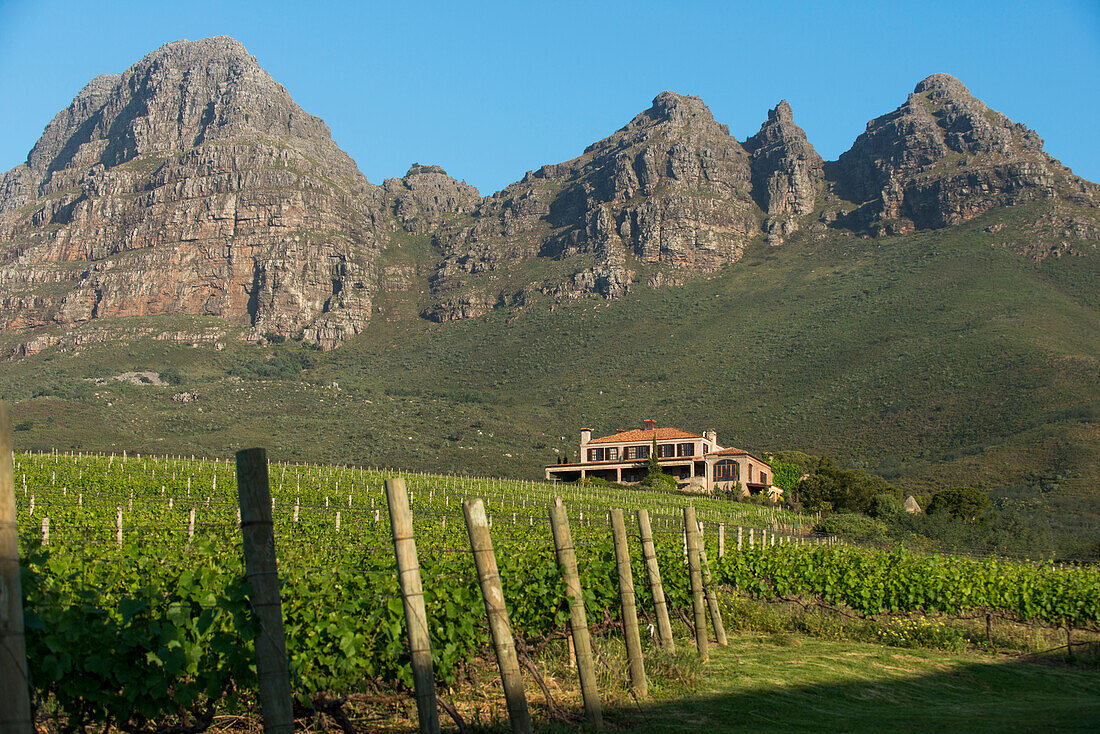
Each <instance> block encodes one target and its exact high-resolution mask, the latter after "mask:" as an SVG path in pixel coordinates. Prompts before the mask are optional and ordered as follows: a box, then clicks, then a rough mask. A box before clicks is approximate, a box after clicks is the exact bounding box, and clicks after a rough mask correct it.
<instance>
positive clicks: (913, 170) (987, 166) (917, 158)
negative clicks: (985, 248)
mask: <svg viewBox="0 0 1100 734" xmlns="http://www.w3.org/2000/svg"><path fill="white" fill-rule="evenodd" d="M836 177H837V181H838V184H839V187H840V190H842V191H844V192H845V193H846V195H847V197H848V198H850V199H852V200H853V201H855V202H859V203H860V204H861V206H860V208H859V209H858V210H856V211H855V212H853V213H852V217H853V219H854V220H855V221H856V222H857V223H869V222H871V221H876V222H881V223H883V224H884V225H885V226H884V230H885V231H886V232H890V233H901V232H906V231H911V230H912V229H914V228H919V229H928V228H938V227H946V226H949V225H952V224H958V223H959V222H965V221H966V220H968V219H972V218H973V217H975V216H977V215H978V214H981V213H982V212H984V211H988V210H989V209H992V208H994V207H998V206H1009V205H1014V204H1021V203H1023V202H1028V201H1035V200H1038V199H1054V198H1062V199H1064V200H1068V201H1070V202H1073V203H1079V204H1083V205H1086V206H1096V204H1097V193H1098V189H1097V186H1096V185H1095V184H1092V183H1089V182H1087V181H1085V180H1083V179H1081V178H1078V177H1077V176H1074V175H1073V174H1072V172H1071V171H1070V170H1069V169H1068V168H1066V167H1065V166H1063V165H1062V164H1061V163H1059V162H1058V161H1056V160H1055V159H1053V158H1051V157H1050V156H1049V155H1047V154H1046V153H1044V152H1043V141H1042V140H1041V139H1040V138H1039V136H1038V135H1036V134H1035V133H1034V132H1032V131H1031V130H1029V129H1028V128H1027V127H1025V126H1024V125H1021V124H1019V123H1016V122H1012V121H1011V120H1009V119H1008V118H1007V117H1005V116H1004V115H1002V114H1001V113H999V112H997V111H995V110H991V109H989V108H988V107H986V106H985V104H983V103H982V102H981V101H980V100H977V99H975V98H974V97H973V96H971V94H970V90H968V89H967V88H966V87H965V86H963V84H962V83H961V82H960V81H959V80H958V79H955V78H954V77H952V76H950V75H948V74H933V75H932V76H930V77H928V78H927V79H925V80H924V81H922V82H921V83H920V84H918V85H917V87H916V89H914V90H913V93H912V94H910V95H909V99H907V100H906V102H905V104H903V105H902V106H901V107H899V108H898V109H896V110H894V111H893V112H891V113H890V114H887V115H883V116H882V117H879V118H876V119H874V120H871V121H870V122H869V123H867V130H866V131H865V132H864V133H863V134H862V135H860V136H859V137H858V138H856V141H855V143H854V144H853V145H852V148H851V149H850V150H849V151H848V152H846V153H844V154H843V155H841V156H840V160H839V161H837V163H836Z"/></svg>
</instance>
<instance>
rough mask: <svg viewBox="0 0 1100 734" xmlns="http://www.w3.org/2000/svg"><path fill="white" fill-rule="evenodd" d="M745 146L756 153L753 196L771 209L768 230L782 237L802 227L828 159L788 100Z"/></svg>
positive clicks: (823, 176) (771, 112) (764, 208)
mask: <svg viewBox="0 0 1100 734" xmlns="http://www.w3.org/2000/svg"><path fill="white" fill-rule="evenodd" d="M745 150H747V151H749V153H750V155H751V156H752V190H753V198H754V199H755V200H756V203H757V204H758V205H759V206H760V208H761V209H763V210H764V211H765V212H767V213H768V218H767V219H766V220H764V231H765V232H767V233H768V234H769V236H772V237H774V238H775V239H776V241H781V238H782V237H785V236H787V235H789V234H791V233H792V232H794V231H795V230H796V229H797V228H798V219H797V218H798V217H800V216H803V215H806V214H810V213H812V212H813V211H814V206H815V204H816V202H817V197H818V196H819V194H820V193H821V189H822V186H823V184H824V182H825V164H824V161H822V160H821V156H820V155H818V154H817V151H816V150H814V146H813V145H811V144H810V142H809V140H807V139H806V131H805V130H803V129H802V128H800V127H799V126H798V125H797V124H795V122H794V114H793V113H792V112H791V106H790V104H788V103H787V100H782V101H781V102H780V103H779V104H778V105H776V107H775V109H773V110H771V111H770V112H769V113H768V120H767V122H765V123H764V124H763V125H761V127H760V132H758V133H757V134H756V135H753V136H752V137H751V138H749V139H748V140H746V141H745Z"/></svg>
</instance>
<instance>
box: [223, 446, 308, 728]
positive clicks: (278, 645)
mask: <svg viewBox="0 0 1100 734" xmlns="http://www.w3.org/2000/svg"><path fill="white" fill-rule="evenodd" d="M237 499H238V502H239V503H240V511H241V535H242V536H243V538H244V568H245V578H246V579H247V581H248V587H249V592H248V599H249V602H250V604H251V605H252V611H253V613H254V614H255V615H256V618H257V619H258V620H259V622H260V628H259V630H257V632H256V677H257V678H258V679H259V684H260V712H261V714H262V716H263V720H264V732H265V733H274V734H283V733H284V732H285V734H292V732H293V731H294V707H293V699H292V698H291V694H290V667H289V664H288V662H287V657H286V634H285V632H284V630H283V603H282V600H281V599H280V598H279V573H278V568H277V567H276V562H275V530H274V526H273V525H272V522H271V488H270V487H269V486H268V479H267V452H266V451H264V450H263V449H245V450H244V451H238V452H237Z"/></svg>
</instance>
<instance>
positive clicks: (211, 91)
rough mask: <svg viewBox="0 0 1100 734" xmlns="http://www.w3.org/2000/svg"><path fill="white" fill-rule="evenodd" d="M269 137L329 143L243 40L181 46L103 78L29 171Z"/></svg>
mask: <svg viewBox="0 0 1100 734" xmlns="http://www.w3.org/2000/svg"><path fill="white" fill-rule="evenodd" d="M257 133H259V134H266V135H272V136H282V135H290V136H293V137H296V138H303V139H311V140H317V141H322V142H325V141H328V140H329V139H330V134H329V130H328V126H327V125H325V123H324V122H322V121H321V120H320V119H318V118H316V117H313V116H312V115H309V114H307V113H305V112H304V111H303V110H302V109H301V108H300V107H298V105H296V104H295V103H294V101H293V100H292V99H291V98H290V95H289V94H288V93H287V91H286V89H284V88H283V86H282V85H280V84H278V83H276V82H275V80H273V79H272V78H271V76H270V75H269V74H268V73H267V72H266V71H264V70H263V69H262V68H260V66H259V64H258V63H257V62H256V59H255V58H253V57H252V56H250V55H249V54H248V52H247V51H246V50H245V48H244V46H242V45H241V44H240V43H239V42H237V41H236V40H234V39H232V38H229V37H226V36H218V37H215V38H206V39H203V40H200V41H175V42H173V43H168V44H165V45H164V46H161V47H160V48H158V49H157V50H155V51H152V52H151V53H149V54H148V55H146V56H145V58H143V59H142V60H141V61H139V62H137V63H136V64H134V65H133V66H131V67H130V68H129V69H127V70H126V71H125V72H123V73H121V74H111V75H104V76H99V77H96V78H95V79H93V80H92V82H90V83H89V84H88V85H87V86H85V87H84V89H82V90H81V91H80V93H79V94H78V95H77V96H76V98H75V99H74V100H73V102H72V104H70V105H69V107H67V108H66V109H65V110H62V111H61V112H60V113H58V115H57V116H56V117H54V119H53V120H52V121H51V122H50V124H49V125H47V126H46V129H45V131H44V132H43V134H42V137H41V138H40V139H39V141H38V143H37V144H36V145H35V146H34V148H33V149H32V150H31V152H30V154H29V156H28V158H27V165H28V167H29V168H30V169H31V170H32V171H34V172H35V173H37V174H38V175H39V176H40V177H42V178H43V179H44V178H47V177H48V176H49V174H50V173H52V172H53V171H56V170H60V169H64V168H68V167H76V168H82V167H88V166H92V165H95V164H97V163H98V164H103V165H104V166H107V167H111V166H115V165H119V164H121V163H125V162H126V161H128V160H132V159H134V158H136V157H138V156H140V155H143V154H145V153H148V152H151V151H154V150H156V151H165V150H186V149H188V148H190V147H193V146H195V145H197V144H200V143H201V142H202V141H204V140H206V139H208V138H211V137H219V136H220V137H228V136H234V135H237V136H240V135H255V134H257Z"/></svg>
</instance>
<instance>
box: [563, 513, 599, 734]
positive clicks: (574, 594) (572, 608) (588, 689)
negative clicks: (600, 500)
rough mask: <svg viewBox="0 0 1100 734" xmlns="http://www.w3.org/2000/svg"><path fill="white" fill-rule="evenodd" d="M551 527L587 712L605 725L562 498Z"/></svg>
mask: <svg viewBox="0 0 1100 734" xmlns="http://www.w3.org/2000/svg"><path fill="white" fill-rule="evenodd" d="M550 527H551V529H552V530H553V533H554V552H555V553H556V554H557V557H558V565H559V566H561V570H562V577H563V578H564V580H565V595H566V597H567V598H568V600H569V626H570V629H571V631H572V634H573V647H575V648H576V650H577V676H578V677H579V678H580V681H581V697H582V698H583V699H584V713H585V716H587V717H588V720H589V721H590V722H592V724H593V725H594V726H596V727H597V728H602V727H603V711H602V710H601V707H600V694H599V691H597V690H596V667H595V664H594V663H593V661H592V641H591V640H590V639H589V637H588V619H587V616H586V615H585V612H584V596H583V594H582V591H581V579H580V574H578V573H577V553H576V549H574V548H573V534H572V532H571V531H570V530H569V515H568V514H567V513H566V511H565V508H564V507H563V506H562V505H561V501H560V498H558V499H557V500H556V501H555V505H554V506H553V507H551V508H550Z"/></svg>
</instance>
